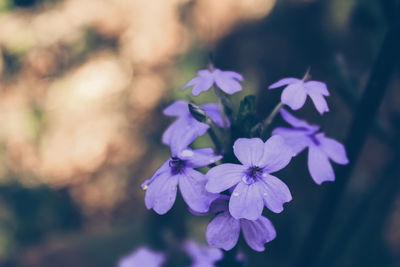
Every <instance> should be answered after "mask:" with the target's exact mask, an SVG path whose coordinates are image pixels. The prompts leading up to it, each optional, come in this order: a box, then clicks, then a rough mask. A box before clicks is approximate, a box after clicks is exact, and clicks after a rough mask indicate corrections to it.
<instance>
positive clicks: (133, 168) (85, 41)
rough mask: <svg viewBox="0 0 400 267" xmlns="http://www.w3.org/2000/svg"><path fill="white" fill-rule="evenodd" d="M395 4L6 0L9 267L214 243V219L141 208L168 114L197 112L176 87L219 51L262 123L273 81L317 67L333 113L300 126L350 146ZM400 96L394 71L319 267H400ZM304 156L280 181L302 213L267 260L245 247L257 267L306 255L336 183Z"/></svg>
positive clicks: (0, 113)
mask: <svg viewBox="0 0 400 267" xmlns="http://www.w3.org/2000/svg"><path fill="white" fill-rule="evenodd" d="M389 2H390V1H374V0H326V1H323V0H280V1H277V0H218V1H214V0H168V1H156V0H85V1H80V0H0V266H34V267H36V266H42V267H43V266H88V267H91V266H96V267H102V266H115V265H116V263H117V262H118V259H120V258H121V257H123V256H125V255H127V254H129V253H130V252H131V251H133V250H134V249H135V248H137V247H139V246H143V245H145V246H150V247H152V248H154V249H157V248H161V247H163V246H164V247H168V246H176V242H177V241H176V240H179V239H180V238H191V239H194V240H197V241H199V242H205V237H204V235H205V229H206V226H207V223H208V222H209V220H210V218H211V217H207V216H206V217H195V216H193V215H191V214H189V213H188V212H187V211H186V208H185V206H184V204H182V200H181V199H178V203H176V206H175V207H174V208H173V209H172V210H171V211H170V212H169V213H168V214H167V215H165V216H163V219H161V217H159V216H158V215H155V214H154V212H153V211H147V210H146V208H145V206H144V200H143V199H144V192H143V191H142V190H141V188H140V184H141V183H142V182H143V181H144V180H145V179H147V178H149V177H150V176H151V175H152V173H153V172H154V171H155V170H156V169H157V168H158V167H159V166H160V165H161V163H162V162H164V161H165V160H166V159H167V157H168V156H169V150H168V148H167V147H166V146H163V145H162V144H161V142H160V139H161V135H162V133H163V130H164V129H165V128H166V127H167V126H168V124H169V123H171V122H172V118H165V117H163V115H162V109H163V108H164V107H166V106H167V105H168V104H169V103H171V102H172V101H173V100H175V99H177V98H184V99H188V96H189V95H190V92H189V91H186V92H182V91H180V90H179V88H181V87H182V86H183V85H184V84H185V83H186V82H187V81H188V80H189V79H191V78H192V77H194V76H195V75H196V71H197V70H198V69H201V68H205V67H206V66H207V63H208V60H209V54H210V53H212V54H213V57H214V59H215V64H216V66H217V67H219V68H221V69H229V70H235V71H238V72H240V73H242V74H243V75H244V78H245V82H244V84H243V86H244V91H243V92H241V93H239V94H236V95H235V96H233V102H234V103H235V105H237V104H238V103H239V101H240V99H241V98H242V97H243V96H245V95H248V94H256V95H257V96H258V98H257V99H258V100H257V102H256V106H257V110H258V113H259V115H260V117H265V116H267V114H268V112H269V111H270V110H271V109H272V108H273V106H274V105H276V103H277V102H278V101H279V94H280V91H278V90H276V92H275V91H273V92H272V91H268V90H266V88H267V87H268V85H269V84H271V83H272V82H275V81H276V80H278V79H280V78H283V77H302V76H303V74H304V73H305V71H306V69H307V68H308V67H311V75H312V77H313V79H315V80H322V81H325V82H326V83H327V85H328V88H329V89H330V92H331V96H330V97H329V98H328V104H329V106H330V109H331V112H329V113H328V114H326V115H324V116H322V117H321V116H319V115H318V114H317V113H316V112H315V110H314V109H313V107H312V105H311V104H310V102H309V101H308V102H307V104H306V107H305V108H304V109H302V110H301V111H300V112H298V113H297V115H299V116H300V117H303V118H307V119H308V120H309V121H311V122H313V123H318V124H320V125H322V127H323V129H324V131H325V132H326V134H327V136H329V137H332V138H335V139H337V140H339V141H341V142H343V141H344V140H345V138H346V136H347V135H348V134H349V133H348V129H349V125H350V123H351V120H352V118H353V115H354V112H355V110H356V108H357V103H358V101H359V99H360V96H361V95H362V93H363V90H364V88H365V85H366V83H367V81H368V77H369V74H370V71H371V68H372V66H373V64H374V61H375V59H376V57H377V55H378V53H379V50H380V47H381V45H382V42H383V39H384V36H385V34H386V32H387V30H388V27H389V26H388V24H389V22H388V21H390V19H391V16H393V14H392V13H391V9H390V5H388V3H389ZM397 15H398V14H397ZM399 84H400V76H399V69H398V66H397V69H396V70H395V75H394V76H393V77H392V78H391V80H390V83H389V86H388V88H387V92H386V94H385V98H384V100H383V102H382V103H381V105H380V109H379V114H378V116H377V117H376V120H375V123H374V126H373V127H372V130H371V132H370V133H369V135H368V139H367V143H366V145H365V146H364V148H363V151H362V153H361V156H360V157H359V159H358V160H357V164H356V168H355V170H354V171H353V173H352V175H351V177H350V178H351V179H350V180H349V184H348V187H347V189H346V193H345V195H344V197H343V198H342V199H338V201H340V203H341V204H340V206H339V213H338V214H337V216H335V217H334V222H333V225H334V227H333V228H332V231H333V234H332V235H331V236H330V238H329V239H328V241H329V242H327V245H326V247H325V248H324V249H325V254H324V255H326V256H325V257H324V256H322V257H321V262H324V261H326V260H327V259H329V261H330V262H331V264H333V265H334V266H361V265H364V266H400V197H399V192H398V190H389V191H388V189H393V188H395V189H397V188H398V187H397V186H396V187H394V186H393V185H392V184H389V185H388V183H382V181H383V180H386V181H394V180H398V179H400V170H399V168H398V166H399V165H400V161H399V158H400V156H399V152H398V150H399V149H398V148H399V145H398V142H399V141H398V138H397V137H399V134H398V133H399V131H400V129H399V123H398V121H399V119H398V118H399V112H400V93H399V90H396V89H398V88H399ZM384 89H385V88H383V89H382V90H384ZM195 100H196V101H197V102H198V103H202V102H207V101H215V100H214V98H213V95H212V94H209V93H205V94H202V95H201V96H200V97H198V98H195ZM278 122H279V121H278ZM209 144H210V141H209V140H208V139H207V137H204V138H201V139H200V140H199V141H197V142H196V144H195V145H196V146H206V145H209ZM306 158H307V157H306V154H305V153H302V154H301V155H300V156H299V157H298V158H296V159H295V160H293V162H292V163H291V165H290V166H289V167H288V168H286V169H285V170H284V171H282V174H280V176H279V177H282V179H283V180H284V181H285V182H286V183H287V184H288V186H289V188H291V191H292V195H293V201H292V202H290V203H289V204H288V205H286V209H285V212H283V213H282V214H272V213H271V214H270V213H267V216H268V217H269V218H270V219H271V220H272V222H273V223H274V225H275V227H276V228H277V232H278V237H277V239H276V240H275V241H273V242H272V243H269V244H268V245H267V249H266V252H265V253H256V252H252V251H250V250H249V249H247V248H246V246H243V251H244V253H245V255H247V256H248V258H249V261H250V262H251V264H250V265H249V266H266V265H267V264H268V266H292V263H293V259H295V258H296V255H297V253H299V251H300V249H301V245H302V242H303V240H304V237H305V236H306V234H307V232H308V231H309V228H310V225H311V222H312V220H313V218H314V216H315V214H316V210H317V209H318V204H319V203H320V202H321V199H322V195H323V194H324V192H325V191H326V188H327V187H329V186H330V184H329V183H327V184H323V185H322V186H317V185H316V184H314V183H313V181H312V180H311V178H310V177H309V174H308V171H307V167H306V166H307V165H306ZM379 186H381V187H379ZM378 188H380V191H378ZM374 190H375V191H374ZM385 190H386V191H385ZM371 197H374V199H376V201H374V202H371V203H373V205H372V204H371V205H369V204H368V205H365V204H364V203H366V202H365V201H367V200H370V199H371ZM368 203H369V202H368ZM363 204H364V205H363ZM360 209H363V210H365V212H364V213H363V216H361V217H359V216H358V217H359V218H360V219H359V221H357V223H356V226H354V224H351V223H349V221H350V222H351V220H352V216H353V217H354V215H355V214H357V213H356V212H357V211H359V210H360ZM158 220H160V221H158ZM155 221H156V222H155ZM157 221H158V223H157ZM160 222H161V223H160ZM168 225H169V226H171V227H170V228H171V229H169V227H168ZM163 226H165V227H163ZM177 226H178V227H179V229H178V228H177ZM174 228H175V230H174ZM336 232H337V233H336ZM346 233H347V234H346ZM154 235H156V236H158V237H157V238H154ZM341 235H344V236H345V242H343V243H341V240H342V239H340V238H341ZM160 236H161V237H162V239H163V240H164V241H165V242H166V244H164V245H161V244H159V243H158V242H157V240H158V239H159V238H160ZM337 244H340V246H338V245H337ZM321 249H322V248H321ZM337 249H338V250H337ZM336 250H337V251H336ZM329 255H331V256H332V255H333V256H334V257H333V258H332V257H331V256H329ZM182 262H185V259H183V260H182ZM182 262H181V263H182ZM182 264H183V263H182ZM175 266H183V265H180V264H175ZM321 266H325V265H322V263H321Z"/></svg>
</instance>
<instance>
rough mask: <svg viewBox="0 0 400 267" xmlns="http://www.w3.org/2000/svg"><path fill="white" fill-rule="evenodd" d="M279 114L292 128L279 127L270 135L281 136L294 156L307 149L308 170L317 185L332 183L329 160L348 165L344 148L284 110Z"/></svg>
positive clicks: (331, 170)
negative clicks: (326, 182)
mask: <svg viewBox="0 0 400 267" xmlns="http://www.w3.org/2000/svg"><path fill="white" fill-rule="evenodd" d="M280 112H281V115H282V117H283V119H284V120H285V121H286V122H287V123H289V124H290V125H292V126H293V128H284V127H279V128H276V129H275V130H274V131H273V132H272V134H273V135H280V136H282V137H283V138H284V139H285V142H286V144H288V145H289V146H290V147H291V148H292V149H293V152H294V153H295V154H296V155H297V154H299V153H300V152H301V151H302V150H304V149H305V148H306V147H308V170H309V171H310V174H311V177H312V178H313V180H314V181H315V182H316V183H317V184H321V183H322V182H325V181H334V180H335V173H334V172H333V168H332V166H331V164H330V162H329V159H331V160H332V161H334V162H336V163H338V164H347V163H349V160H348V158H347V155H346V150H345V148H344V146H343V145H342V144H341V143H339V142H338V141H336V140H334V139H331V138H328V137H326V136H325V134H324V133H321V132H318V131H319V127H318V126H316V125H310V124H308V123H307V122H305V121H303V120H300V119H297V118H296V117H294V116H293V115H291V114H290V113H289V112H288V111H286V110H285V109H281V111H280Z"/></svg>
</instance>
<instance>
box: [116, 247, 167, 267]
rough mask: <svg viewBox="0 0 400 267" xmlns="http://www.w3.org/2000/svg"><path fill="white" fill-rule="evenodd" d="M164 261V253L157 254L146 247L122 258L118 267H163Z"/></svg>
mask: <svg viewBox="0 0 400 267" xmlns="http://www.w3.org/2000/svg"><path fill="white" fill-rule="evenodd" d="M164 261H165V256H164V254H163V253H157V252H154V251H152V250H150V249H148V248H146V247H141V248H139V249H137V250H135V251H134V252H133V253H132V254H129V255H128V256H126V257H124V258H122V259H121V260H120V261H119V263H118V267H161V265H162V264H163V262H164Z"/></svg>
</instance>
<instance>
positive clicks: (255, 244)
mask: <svg viewBox="0 0 400 267" xmlns="http://www.w3.org/2000/svg"><path fill="white" fill-rule="evenodd" d="M216 201H219V202H220V204H219V205H218V206H219V207H220V210H219V212H221V213H219V214H218V215H217V216H215V218H214V219H213V220H212V221H211V222H210V223H209V224H208V227H207V231H206V238H207V242H208V244H209V245H210V246H212V247H217V248H222V249H224V250H231V249H232V248H233V247H234V246H235V245H236V243H237V241H238V239H239V234H240V230H242V233H243V237H244V239H245V241H246V243H247V244H248V245H249V246H250V247H251V248H252V249H254V250H255V251H260V252H261V251H264V250H265V247H264V244H265V243H268V242H270V241H272V240H274V239H275V237H276V231H275V228H274V226H273V225H272V223H271V222H270V221H269V220H268V219H267V218H265V217H263V216H260V217H259V218H258V219H257V220H253V221H251V220H246V219H235V218H234V217H232V216H231V214H230V213H229V211H228V199H227V196H221V198H219V199H218V200H216ZM221 203H225V205H221Z"/></svg>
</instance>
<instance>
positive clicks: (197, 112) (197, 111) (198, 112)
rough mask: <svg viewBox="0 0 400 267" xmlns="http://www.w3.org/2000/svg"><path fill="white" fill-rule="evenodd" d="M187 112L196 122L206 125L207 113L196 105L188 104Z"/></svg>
mask: <svg viewBox="0 0 400 267" xmlns="http://www.w3.org/2000/svg"><path fill="white" fill-rule="evenodd" d="M188 106H189V111H190V114H191V115H192V116H193V118H195V119H196V120H197V121H198V122H202V123H208V120H209V119H208V116H207V113H206V112H205V111H204V110H203V109H202V108H201V107H199V106H198V105H196V104H194V103H189V105H188Z"/></svg>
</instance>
